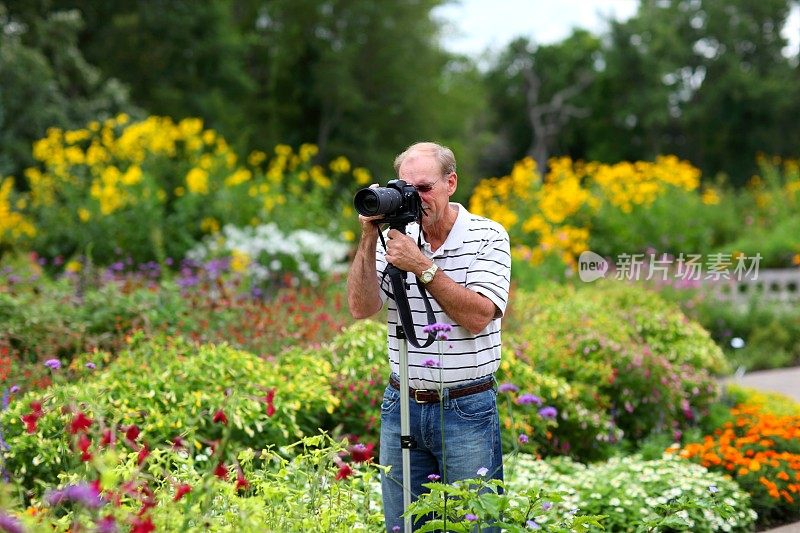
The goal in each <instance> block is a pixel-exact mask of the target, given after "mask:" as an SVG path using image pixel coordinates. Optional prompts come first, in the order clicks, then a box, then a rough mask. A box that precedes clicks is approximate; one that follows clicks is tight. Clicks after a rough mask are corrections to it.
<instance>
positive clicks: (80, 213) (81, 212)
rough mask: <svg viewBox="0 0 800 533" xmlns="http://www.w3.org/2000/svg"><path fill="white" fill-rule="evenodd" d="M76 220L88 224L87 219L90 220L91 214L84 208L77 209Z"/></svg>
mask: <svg viewBox="0 0 800 533" xmlns="http://www.w3.org/2000/svg"><path fill="white" fill-rule="evenodd" d="M78 218H79V219H80V221H81V222H89V219H90V218H92V214H91V213H90V212H89V210H88V209H86V208H85V207H79V208H78Z"/></svg>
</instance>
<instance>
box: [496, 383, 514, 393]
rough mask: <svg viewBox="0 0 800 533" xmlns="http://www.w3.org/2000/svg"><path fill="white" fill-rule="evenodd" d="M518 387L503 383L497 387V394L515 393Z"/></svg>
mask: <svg viewBox="0 0 800 533" xmlns="http://www.w3.org/2000/svg"><path fill="white" fill-rule="evenodd" d="M518 390H519V387H517V386H516V385H514V384H513V383H503V384H501V385H500V386H499V387H497V392H517V391H518Z"/></svg>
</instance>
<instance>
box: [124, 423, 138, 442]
mask: <svg viewBox="0 0 800 533" xmlns="http://www.w3.org/2000/svg"><path fill="white" fill-rule="evenodd" d="M139 433H140V431H139V428H138V427H137V426H136V424H131V425H130V427H128V429H127V430H126V431H125V438H127V439H128V440H129V441H131V442H136V439H138V438H139Z"/></svg>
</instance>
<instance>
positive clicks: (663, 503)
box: [507, 455, 756, 532]
mask: <svg viewBox="0 0 800 533" xmlns="http://www.w3.org/2000/svg"><path fill="white" fill-rule="evenodd" d="M507 479H508V481H507V486H508V487H509V489H510V490H520V489H524V488H525V487H532V486H534V487H541V488H542V490H545V491H549V492H553V493H556V494H561V495H562V499H561V501H557V502H555V503H554V508H553V511H554V513H553V516H554V517H558V516H560V515H563V514H566V513H569V512H574V510H576V509H580V511H581V512H582V513H586V514H589V515H603V516H604V518H603V520H602V522H601V523H602V525H603V528H604V529H605V530H607V531H630V532H633V531H640V530H642V529H639V528H643V530H645V531H650V530H655V531H662V530H679V531H684V530H685V531H693V532H703V531H719V530H721V529H724V530H725V531H742V532H745V531H752V529H753V523H754V521H755V518H756V515H755V513H754V512H752V511H751V510H750V509H749V497H748V495H747V494H746V493H745V492H743V491H742V489H741V488H739V486H738V485H737V484H736V483H735V482H733V481H731V480H730V479H728V478H727V477H726V476H723V475H721V474H717V473H714V472H709V471H708V470H706V469H705V468H703V467H700V466H699V465H695V466H692V465H691V463H689V462H688V461H685V460H682V459H679V458H675V457H670V456H665V457H664V458H662V459H657V460H651V461H645V460H642V459H641V458H640V457H639V456H637V455H632V456H628V457H624V458H614V459H611V460H609V461H608V462H605V463H598V464H592V465H588V466H587V465H583V464H580V463H576V462H574V461H572V460H571V459H569V458H566V457H560V458H554V459H548V460H545V461H536V460H534V459H533V458H532V457H530V456H526V455H521V456H519V458H518V463H517V465H516V468H515V469H514V470H512V471H510V472H509V475H508V477H507ZM665 519H666V520H665ZM551 520H552V518H550V517H548V516H547V515H544V516H540V517H538V518H537V522H541V523H542V524H543V525H545V524H547V523H549V522H550V521H551Z"/></svg>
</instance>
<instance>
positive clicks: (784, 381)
mask: <svg viewBox="0 0 800 533" xmlns="http://www.w3.org/2000/svg"><path fill="white" fill-rule="evenodd" d="M726 381H727V382H730V383H737V384H739V385H742V386H745V387H752V388H754V389H759V390H763V391H768V392H779V393H781V394H784V395H786V396H789V397H790V398H794V399H795V400H797V401H798V402H800V367H793V368H779V369H775V370H761V371H758V372H748V373H746V374H744V375H742V376H737V377H732V378H728V379H727V380H726ZM764 533H800V522H795V523H794V524H786V525H785V526H781V527H778V528H775V529H770V530H767V531H765V532H764Z"/></svg>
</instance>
